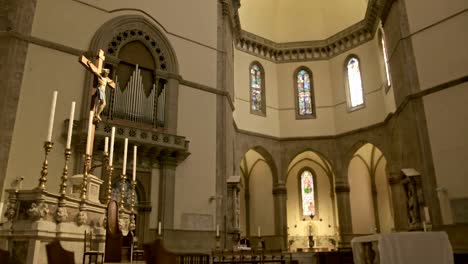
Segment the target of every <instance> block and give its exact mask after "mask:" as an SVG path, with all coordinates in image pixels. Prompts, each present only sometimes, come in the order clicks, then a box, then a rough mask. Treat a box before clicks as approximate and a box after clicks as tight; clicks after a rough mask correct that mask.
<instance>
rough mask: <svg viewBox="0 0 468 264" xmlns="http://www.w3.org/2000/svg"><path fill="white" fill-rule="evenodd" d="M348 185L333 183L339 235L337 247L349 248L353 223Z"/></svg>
mask: <svg viewBox="0 0 468 264" xmlns="http://www.w3.org/2000/svg"><path fill="white" fill-rule="evenodd" d="M349 191H350V189H349V184H348V183H347V182H346V183H344V182H340V183H335V193H336V207H337V209H338V210H337V211H338V225H339V233H340V241H339V243H338V246H339V247H349V243H350V241H351V239H352V236H353V223H352V218H351V201H350V198H349Z"/></svg>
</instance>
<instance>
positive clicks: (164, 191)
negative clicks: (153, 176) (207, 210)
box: [158, 158, 177, 236]
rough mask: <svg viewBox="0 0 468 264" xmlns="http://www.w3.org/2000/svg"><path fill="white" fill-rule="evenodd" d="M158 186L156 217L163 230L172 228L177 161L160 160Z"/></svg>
mask: <svg viewBox="0 0 468 264" xmlns="http://www.w3.org/2000/svg"><path fill="white" fill-rule="evenodd" d="M159 164H160V184H159V207H158V215H159V219H160V221H161V225H162V229H163V232H162V235H163V236H164V230H166V229H173V228H174V199H175V172H176V167H177V160H175V159H173V158H164V159H161V160H160V163H159Z"/></svg>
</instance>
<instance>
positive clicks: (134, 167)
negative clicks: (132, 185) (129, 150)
mask: <svg viewBox="0 0 468 264" xmlns="http://www.w3.org/2000/svg"><path fill="white" fill-rule="evenodd" d="M136 164H137V146H133V181H136Z"/></svg>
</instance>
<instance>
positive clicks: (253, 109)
mask: <svg viewBox="0 0 468 264" xmlns="http://www.w3.org/2000/svg"><path fill="white" fill-rule="evenodd" d="M250 113H252V114H257V115H262V116H265V115H266V103H265V72H264V71H263V67H262V65H260V63H258V62H253V63H252V64H251V65H250Z"/></svg>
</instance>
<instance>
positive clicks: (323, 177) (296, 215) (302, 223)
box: [286, 152, 335, 247]
mask: <svg viewBox="0 0 468 264" xmlns="http://www.w3.org/2000/svg"><path fill="white" fill-rule="evenodd" d="M311 153H312V152H307V153H306V155H305V157H304V159H300V160H298V161H297V162H295V163H294V166H292V167H291V168H290V170H289V173H288V175H287V181H286V188H287V204H286V205H287V221H288V230H289V236H308V235H309V225H312V227H313V234H314V236H324V235H333V234H334V233H335V220H334V214H333V210H334V204H333V202H332V198H331V195H332V193H331V189H330V180H329V178H328V175H327V173H326V172H325V171H324V170H323V168H322V167H321V166H319V165H318V164H317V162H318V163H319V164H321V163H322V162H321V160H318V159H316V158H314V157H313V155H311ZM304 167H309V168H311V169H312V170H313V173H314V176H315V177H316V182H317V185H316V186H315V191H316V192H317V196H318V201H316V206H317V209H318V217H315V218H314V219H313V220H311V219H310V218H309V217H303V216H302V215H301V211H300V206H301V205H300V202H299V195H300V190H299V182H298V180H299V176H298V174H299V171H301V169H303V168H304ZM295 246H296V247H301V246H299V245H295ZM303 247H305V245H304V246H303Z"/></svg>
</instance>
